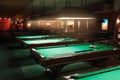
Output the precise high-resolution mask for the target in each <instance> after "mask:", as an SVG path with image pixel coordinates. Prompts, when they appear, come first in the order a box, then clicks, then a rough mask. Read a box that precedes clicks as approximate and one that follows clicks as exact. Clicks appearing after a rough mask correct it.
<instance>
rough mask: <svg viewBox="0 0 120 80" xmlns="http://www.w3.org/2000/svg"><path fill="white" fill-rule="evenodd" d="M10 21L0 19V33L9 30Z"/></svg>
mask: <svg viewBox="0 0 120 80" xmlns="http://www.w3.org/2000/svg"><path fill="white" fill-rule="evenodd" d="M10 23H11V21H10V19H9V18H5V19H0V30H1V31H7V30H9V29H10Z"/></svg>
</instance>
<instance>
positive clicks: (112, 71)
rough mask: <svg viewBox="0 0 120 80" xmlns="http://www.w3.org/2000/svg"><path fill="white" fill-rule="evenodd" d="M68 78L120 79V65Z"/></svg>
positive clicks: (75, 79) (80, 79)
mask: <svg viewBox="0 0 120 80" xmlns="http://www.w3.org/2000/svg"><path fill="white" fill-rule="evenodd" d="M70 78H71V79H66V80H120V66H116V67H112V68H107V69H104V70H99V71H95V72H90V73H87V74H78V75H77V76H74V77H70Z"/></svg>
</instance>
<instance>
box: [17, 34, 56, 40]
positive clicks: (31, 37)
mask: <svg viewBox="0 0 120 80" xmlns="http://www.w3.org/2000/svg"><path fill="white" fill-rule="evenodd" d="M54 37H57V36H56V35H26V36H15V38H16V39H17V40H30V39H44V38H54Z"/></svg>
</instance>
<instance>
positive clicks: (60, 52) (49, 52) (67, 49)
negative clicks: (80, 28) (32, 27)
mask: <svg viewBox="0 0 120 80" xmlns="http://www.w3.org/2000/svg"><path fill="white" fill-rule="evenodd" d="M91 45H92V44H91V43H84V44H74V45H69V46H55V47H45V48H34V50H35V51H36V52H37V53H38V54H39V55H41V56H43V57H45V58H54V57H65V56H71V55H76V54H85V53H86V52H87V53H89V52H99V51H104V50H113V49H118V48H117V47H114V46H107V45H104V44H94V46H96V47H95V48H90V46H91Z"/></svg>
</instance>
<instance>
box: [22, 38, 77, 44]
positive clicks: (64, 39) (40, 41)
mask: <svg viewBox="0 0 120 80" xmlns="http://www.w3.org/2000/svg"><path fill="white" fill-rule="evenodd" d="M75 40H76V39H73V38H50V39H42V40H23V42H24V43H26V44H45V43H56V42H67V41H75Z"/></svg>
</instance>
